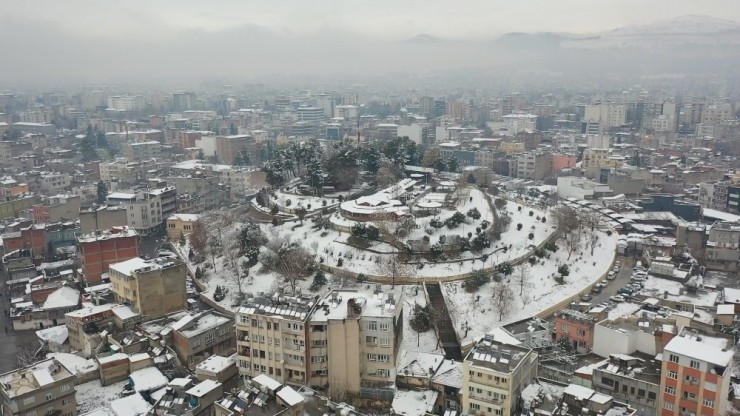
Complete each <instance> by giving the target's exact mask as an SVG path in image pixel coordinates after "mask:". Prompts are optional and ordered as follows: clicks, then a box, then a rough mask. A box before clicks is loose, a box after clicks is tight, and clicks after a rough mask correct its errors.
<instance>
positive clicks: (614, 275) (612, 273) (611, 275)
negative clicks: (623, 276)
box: [606, 272, 617, 280]
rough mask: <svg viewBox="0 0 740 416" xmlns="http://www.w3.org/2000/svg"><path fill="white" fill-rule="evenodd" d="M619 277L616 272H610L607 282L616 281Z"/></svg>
mask: <svg viewBox="0 0 740 416" xmlns="http://www.w3.org/2000/svg"><path fill="white" fill-rule="evenodd" d="M616 277H617V274H616V273H615V272H609V273H607V275H606V278H607V280H614V279H615V278H616Z"/></svg>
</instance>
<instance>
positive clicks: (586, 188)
mask: <svg viewBox="0 0 740 416" xmlns="http://www.w3.org/2000/svg"><path fill="white" fill-rule="evenodd" d="M611 194H612V189H611V188H610V187H609V185H604V184H600V183H598V182H594V181H591V180H588V179H586V178H581V177H576V176H558V197H560V198H577V199H599V198H601V197H604V196H610V195H611Z"/></svg>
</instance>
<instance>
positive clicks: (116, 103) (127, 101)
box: [108, 95, 146, 111]
mask: <svg viewBox="0 0 740 416" xmlns="http://www.w3.org/2000/svg"><path fill="white" fill-rule="evenodd" d="M145 106H146V100H145V99H144V97H142V96H141V95H114V96H110V97H108V109H114V110H129V111H140V110H143V109H144V107H145Z"/></svg>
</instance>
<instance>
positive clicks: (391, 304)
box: [311, 288, 403, 322]
mask: <svg viewBox="0 0 740 416" xmlns="http://www.w3.org/2000/svg"><path fill="white" fill-rule="evenodd" d="M384 290H386V292H383V291H381V292H379V293H375V292H374V291H372V290H359V291H356V290H335V291H333V292H331V293H330V294H328V295H327V296H326V297H325V298H324V299H322V300H321V301H320V303H319V306H318V308H317V309H316V312H315V313H314V314H313V316H312V317H311V321H312V322H322V321H327V320H336V319H346V318H347V317H348V315H349V311H348V308H349V307H351V306H354V307H355V308H359V313H357V315H358V316H363V317H378V318H381V317H391V316H394V315H395V313H396V309H397V305H400V304H401V302H402V296H403V292H402V291H401V290H400V289H390V288H384ZM391 296H392V298H391ZM391 299H393V300H392V301H391Z"/></svg>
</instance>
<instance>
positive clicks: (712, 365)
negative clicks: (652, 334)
mask: <svg viewBox="0 0 740 416" xmlns="http://www.w3.org/2000/svg"><path fill="white" fill-rule="evenodd" d="M734 356H735V350H734V348H733V341H732V340H731V339H727V338H724V337H719V336H710V335H709V334H707V333H704V332H699V331H697V330H695V329H691V328H688V327H684V328H682V329H681V332H680V333H679V334H678V336H676V337H674V338H673V339H672V340H671V341H670V342H668V344H667V345H666V346H665V349H664V350H663V363H662V366H661V371H660V377H661V379H660V396H659V397H660V400H659V405H658V409H659V412H660V415H661V416H673V415H680V416H688V415H692V414H693V415H707V416H720V415H724V414H725V413H726V408H727V400H728V399H727V398H728V396H729V390H730V385H731V383H730V378H731V376H732V363H733V358H734Z"/></svg>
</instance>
